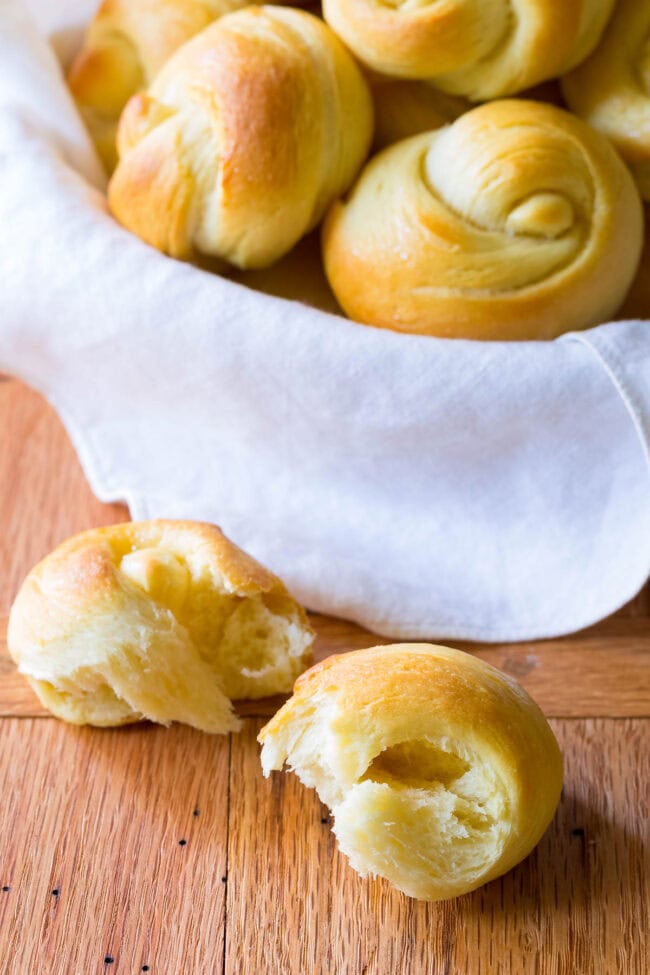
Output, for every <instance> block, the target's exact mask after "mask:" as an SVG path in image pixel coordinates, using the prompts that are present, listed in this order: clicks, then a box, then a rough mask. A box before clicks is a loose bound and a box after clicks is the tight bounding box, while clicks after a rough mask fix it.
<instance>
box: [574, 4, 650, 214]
mask: <svg viewBox="0 0 650 975" xmlns="http://www.w3.org/2000/svg"><path fill="white" fill-rule="evenodd" d="M563 87H564V95H565V97H566V100H567V103H568V105H569V107H570V108H571V109H572V110H573V111H574V112H575V113H576V114H577V115H581V116H582V117H583V118H585V119H586V120H587V121H588V122H589V123H590V125H593V127H594V128H596V129H598V130H599V131H600V132H602V133H603V134H604V135H606V136H607V137H608V138H609V139H611V141H612V142H613V143H614V145H615V146H616V148H617V149H618V151H619V152H620V153H621V155H622V156H623V158H624V159H625V160H626V161H627V162H628V163H629V165H630V167H631V169H632V171H633V172H634V175H635V177H636V179H637V182H638V184H639V188H640V190H641V193H642V195H643V198H644V199H645V200H649V201H650V3H648V2H647V0H618V2H617V4H616V8H615V10H614V14H613V16H612V19H611V21H610V23H609V25H608V27H607V30H606V31H605V33H604V35H603V37H602V40H601V42H600V44H599V45H598V47H597V48H596V50H595V51H594V53H593V54H592V55H591V57H590V58H589V59H588V60H587V61H585V62H584V63H583V64H581V65H580V66H579V67H578V68H576V69H575V71H573V72H572V73H571V74H569V75H567V77H566V78H565V79H564V82H563Z"/></svg>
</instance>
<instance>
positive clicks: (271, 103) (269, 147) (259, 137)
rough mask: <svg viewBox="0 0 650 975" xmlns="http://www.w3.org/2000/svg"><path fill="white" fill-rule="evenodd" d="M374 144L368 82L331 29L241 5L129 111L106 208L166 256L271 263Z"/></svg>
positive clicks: (178, 57) (180, 54) (283, 12)
mask: <svg viewBox="0 0 650 975" xmlns="http://www.w3.org/2000/svg"><path fill="white" fill-rule="evenodd" d="M371 136H372V102H371V98H370V93H369V91H368V86H367V84H366V82H365V81H364V79H363V77H362V76H361V73H360V71H359V69H358V67H357V66H356V64H355V63H354V61H353V59H352V58H351V56H350V55H349V54H348V52H347V51H346V50H345V48H344V47H343V45H342V44H341V42H340V41H339V39H338V38H337V37H336V36H335V35H334V34H333V33H332V31H331V30H330V29H329V28H328V27H327V26H326V25H325V24H324V23H323V22H322V21H320V20H319V19H318V18H316V17H314V16H312V15H311V14H307V13H304V12H303V11H298V10H291V9H288V8H284V7H249V8H247V9H246V10H242V11H239V12H237V13H234V14H229V15H227V16H226V17H223V18H221V19H220V20H218V21H216V22H215V23H214V24H212V25H211V26H210V27H208V28H207V29H206V30H204V31H203V32H202V33H201V34H200V35H199V36H198V37H195V38H194V39H193V40H191V41H189V42H188V43H187V44H185V45H184V46H183V47H182V48H181V49H180V50H179V51H177V53H176V54H175V55H174V56H173V57H172V58H171V59H170V60H169V61H168V62H167V64H166V65H165V67H164V68H163V70H162V71H161V72H160V73H159V74H158V76H157V77H156V79H155V81H154V82H153V84H152V85H151V87H150V88H149V90H148V92H147V93H145V94H142V95H137V96H135V98H134V99H132V100H131V101H130V102H129V104H128V105H127V107H126V109H125V111H124V113H123V115H122V119H121V122H120V128H119V133H118V148H119V155H120V162H119V165H118V167H117V169H116V170H115V173H114V174H113V178H112V180H111V183H110V187H109V203H110V207H111V210H112V212H113V214H114V215H115V216H116V217H117V219H118V220H119V221H120V222H121V223H122V224H123V225H124V226H125V227H127V228H128V229H129V230H131V231H133V232H134V233H136V234H138V235H139V236H140V237H142V238H143V240H145V241H147V243H149V244H151V245H153V246H154V247H157V248H158V249H159V250H161V251H163V252H165V253H167V254H170V255H171V256H173V257H178V258H184V259H191V258H192V257H194V256H195V255H196V254H197V252H198V253H200V254H207V255H210V256H212V257H216V258H221V259H222V260H225V261H227V262H229V263H230V264H233V265H235V266H237V267H240V268H262V267H266V266H269V265H270V264H272V263H273V262H274V261H276V260H278V259H279V258H280V257H281V256H282V255H283V254H285V253H286V252H287V251H289V250H290V249H291V247H293V245H294V244H295V243H296V242H297V241H298V240H299V239H300V238H301V237H302V236H303V235H304V234H306V233H307V232H308V231H309V230H311V229H312V228H313V227H315V226H316V224H317V223H318V222H319V221H320V219H321V217H322V215H323V213H324V212H325V210H326V208H327V206H328V205H329V204H330V203H331V201H332V200H333V199H335V198H336V197H337V196H338V195H339V194H340V193H342V192H344V190H345V189H347V187H348V186H349V185H350V183H351V182H352V180H353V179H354V176H355V175H356V173H357V171H358V169H359V167H360V166H361V164H362V162H363V160H364V158H365V156H366V154H367V152H368V148H369V145H370V140H371Z"/></svg>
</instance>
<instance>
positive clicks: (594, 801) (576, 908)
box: [225, 720, 650, 975]
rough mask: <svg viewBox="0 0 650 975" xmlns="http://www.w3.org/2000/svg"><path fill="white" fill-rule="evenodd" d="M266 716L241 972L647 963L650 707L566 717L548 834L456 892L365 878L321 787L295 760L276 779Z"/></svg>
mask: <svg viewBox="0 0 650 975" xmlns="http://www.w3.org/2000/svg"><path fill="white" fill-rule="evenodd" d="M261 725H262V722H261V721H252V720H251V721H248V722H247V723H246V729H245V731H244V732H242V734H241V735H239V736H233V743H232V763H231V772H230V796H231V800H230V830H229V845H228V862H229V865H230V866H229V883H228V907H227V912H228V933H227V941H226V968H225V971H226V973H230V975H239V973H240V972H243V971H252V972H259V973H271V972H283V973H284V975H294V973H295V975H302V973H304V972H313V973H319V975H321V973H322V975H331V973H334V972H336V973H337V975H358V973H361V972H363V973H365V975H380V973H381V975H384V973H389V972H405V973H411V972H413V973H416V972H432V973H438V972H440V973H443V972H448V973H451V972H458V973H468V975H469V973H472V975H474V973H477V972H485V973H486V975H487V973H497V972H512V973H515V975H519V973H525V972H535V973H536V975H616V973H620V975H643V973H646V972H647V968H646V967H645V966H646V963H647V957H648V956H647V949H648V943H647V940H646V938H647V930H645V931H644V930H643V927H642V926H643V924H644V921H645V919H647V912H648V903H649V900H648V898H649V895H650V891H649V889H648V878H649V877H650V855H649V852H648V837H647V827H646V824H645V822H643V821H641V820H640V819H639V818H638V817H637V815H636V811H637V809H639V808H643V809H647V805H648V802H649V801H650V788H649V783H650V762H649V759H648V756H649V755H650V721H638V720H637V721H601V720H587V721H570V722H567V721H555V722H553V728H554V731H555V733H556V735H557V736H558V739H559V741H560V745H561V747H562V750H563V753H564V759H565V770H566V786H565V790H564V795H563V799H562V802H561V805H560V808H559V810H558V813H557V815H556V818H555V820H554V822H553V824H552V825H551V827H550V829H549V831H548V832H547V834H546V836H545V837H544V838H543V840H542V842H541V843H540V845H539V847H538V848H537V849H536V850H535V851H534V852H533V853H532V854H531V856H530V857H529V858H528V859H527V860H526V861H525V862H524V863H523V864H520V865H519V866H518V867H516V868H515V869H514V870H513V871H511V872H510V873H509V874H507V875H506V876H505V877H502V878H500V879H499V880H496V881H493V882H492V883H490V884H488V885H487V886H485V887H484V888H482V889H481V890H478V891H476V892H474V893H473V894H468V895H466V896H465V897H462V898H459V899H457V900H456V901H451V902H446V903H442V904H425V903H421V902H417V901H413V900H411V899H409V898H407V897H405V896H403V895H402V894H400V893H398V892H397V891H395V890H394V889H392V888H391V887H390V886H389V885H388V884H387V883H386V882H385V881H383V880H362V879H361V878H360V877H358V876H357V874H356V873H354V872H353V871H352V870H351V869H350V867H349V866H348V864H347V861H346V860H345V858H344V857H343V856H342V855H341V854H339V853H338V851H337V849H336V843H335V840H334V837H333V834H332V833H331V831H330V823H329V820H327V821H326V817H327V809H324V808H323V807H322V805H321V803H320V802H319V801H318V798H317V796H316V794H315V793H314V792H313V791H311V790H308V789H305V788H304V787H303V786H302V785H301V784H300V783H299V782H298V780H297V778H296V777H295V776H294V775H292V774H287V773H273V774H272V776H271V777H270V779H268V780H265V779H264V778H263V777H262V773H261V770H260V764H259V758H258V755H257V750H256V747H255V737H256V734H257V732H258V730H259V728H260V727H261ZM247 965H248V966H250V967H246V966H247Z"/></svg>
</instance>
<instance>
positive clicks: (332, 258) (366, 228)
mask: <svg viewBox="0 0 650 975" xmlns="http://www.w3.org/2000/svg"><path fill="white" fill-rule="evenodd" d="M642 235H643V213H642V205H641V200H640V197H639V194H638V191H637V189H636V187H635V185H634V182H633V180H632V178H631V176H630V174H629V172H628V170H627V168H626V167H625V165H624V164H623V162H622V161H621V159H620V157H619V156H618V155H617V153H616V152H615V150H614V149H613V148H612V146H611V145H610V144H609V142H608V141H607V140H606V139H605V138H604V137H603V136H601V135H600V134H599V133H598V132H595V131H594V130H593V129H592V128H591V127H590V126H588V125H586V124H585V123H584V122H582V121H581V120H580V119H578V118H575V117H574V116H572V115H570V114H569V113H568V112H565V111H563V110H562V109H559V108H556V107H554V106H551V105H543V104H539V103H536V102H527V101H524V100H504V101H496V102H491V103H489V104H486V105H482V106H480V107H479V108H475V109H473V110H472V111H471V112H468V113H466V114H465V115H462V116H461V117H460V118H459V119H457V121H455V122H454V123H453V124H452V125H450V126H448V127H446V128H443V129H441V130H439V131H438V132H433V133H427V134H424V135H420V136H415V137H414V138H412V139H408V140H406V141H404V142H400V143H397V144H396V145H394V146H391V147H389V148H388V149H385V150H384V151H383V152H381V153H380V154H379V155H378V156H376V157H375V158H374V159H372V160H371V161H370V163H369V164H368V165H367V166H366V168H365V169H364V170H363V171H362V173H361V175H360V177H359V179H358V180H357V182H356V184H355V186H354V187H353V189H352V191H351V193H350V194H349V196H348V197H347V199H346V200H344V201H342V202H340V203H337V204H335V205H334V206H333V207H332V209H331V211H330V213H329V214H328V217H327V220H326V222H325V226H324V231H323V247H324V259H325V267H326V271H327V276H328V279H329V281H330V284H331V286H332V289H333V291H334V293H335V295H336V297H337V299H338V301H339V302H340V304H341V306H342V307H343V308H344V310H345V311H346V313H347V314H348V315H349V316H350V317H351V318H354V319H355V320H356V321H359V322H364V323H366V324H371V325H377V326H380V327H385V328H392V329H395V330H399V331H406V332H417V333H422V334H428V335H438V336H442V337H459V338H474V339H549V338H554V337H555V336H557V335H559V334H561V333H562V332H565V331H570V330H572V329H580V328H586V327H589V326H591V325H594V324H596V323H598V322H602V321H606V320H607V319H608V318H609V317H610V316H611V315H612V314H613V313H614V312H615V311H616V309H617V308H618V307H619V306H620V304H621V303H622V301H623V298H624V296H625V293H626V291H627V289H628V287H629V286H630V284H631V282H632V279H633V277H634V274H635V270H636V267H637V265H638V262H639V257H640V253H641V246H642Z"/></svg>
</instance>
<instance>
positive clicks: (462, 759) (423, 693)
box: [259, 644, 562, 900]
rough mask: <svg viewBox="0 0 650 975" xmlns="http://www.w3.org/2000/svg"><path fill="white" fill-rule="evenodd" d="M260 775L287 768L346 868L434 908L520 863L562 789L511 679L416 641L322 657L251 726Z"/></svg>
mask: <svg viewBox="0 0 650 975" xmlns="http://www.w3.org/2000/svg"><path fill="white" fill-rule="evenodd" d="M259 740H260V742H261V743H262V756H261V758H262V766H263V769H264V773H265V775H268V774H269V773H270V772H271V771H272V770H279V769H281V768H282V766H283V764H284V763H285V762H286V763H287V764H288V765H289V766H290V768H291V769H292V770H293V771H294V772H296V774H297V775H298V777H299V778H300V780H301V781H302V782H303V783H304V784H305V785H307V786H309V787H312V788H315V789H316V790H317V792H318V795H319V797H320V798H321V800H322V801H323V802H325V803H327V805H329V806H330V808H331V809H332V811H333V814H334V817H335V826H334V832H335V833H336V836H337V839H338V842H339V846H340V848H341V850H342V851H343V853H345V855H346V856H347V857H348V858H349V860H350V864H351V865H352V867H353V868H354V869H355V870H357V871H358V872H359V873H360V874H361V875H362V876H366V875H368V874H374V875H379V876H381V877H385V878H386V879H387V880H389V881H390V882H391V883H392V884H393V885H394V886H395V887H397V888H398V889H399V890H401V891H403V892H404V893H406V894H408V895H409V896H411V897H416V898H420V899H422V900H442V899H446V898H449V897H455V896H457V895H459V894H463V893H466V892H467V891H470V890H473V889H475V888H476V887H478V886H480V885H481V884H484V883H486V882H487V881H488V880H491V879H493V878H494V877H498V876H500V875H501V874H503V873H505V872H506V871H507V870H509V869H510V868H511V867H513V866H514V865H515V864H517V863H519V861H520V860H522V859H523V858H524V857H526V856H527V855H528V853H530V851H531V850H532V849H533V847H534V846H535V844H536V843H537V842H538V841H539V839H540V838H541V836H542V834H543V833H544V831H545V829H546V827H547V826H548V824H549V822H550V820H551V818H552V816H553V813H554V811H555V808H556V806H557V803H558V801H559V797H560V791H561V788H562V759H561V755H560V751H559V748H558V745H557V742H556V740H555V738H554V736H553V733H552V731H551V729H550V728H549V726H548V724H547V722H546V720H545V718H544V716H543V715H542V713H541V711H540V710H539V708H538V707H537V705H536V704H535V703H534V702H533V701H532V700H531V698H530V697H529V696H528V695H527V694H526V693H525V691H523V690H522V688H521V687H519V685H518V684H516V683H515V682H514V681H513V680H511V679H510V678H508V677H506V676H505V675H504V674H502V673H501V672H500V671H498V670H496V669H495V668H494V667H490V666H489V665H488V664H486V663H483V662H482V661H480V660H478V659H476V658H474V657H471V656H470V655H469V654H466V653H461V652H460V651H458V650H450V649H448V648H446V647H439V646H433V645H428V644H397V645H394V646H386V647H372V648H370V649H368V650H359V651H355V652H352V653H347V654H343V655H341V656H334V657H330V658H329V659H327V660H325V661H324V662H323V663H321V664H317V665H316V666H315V667H313V668H312V669H311V670H309V671H307V673H305V674H304V675H303V676H302V677H301V678H299V679H298V681H297V682H296V685H295V688H294V694H293V697H291V698H290V700H289V701H288V702H287V703H286V704H285V705H284V706H283V707H282V708H281V709H280V711H278V712H277V714H276V715H275V716H274V717H273V718H272V719H271V721H269V723H268V724H267V725H266V726H265V727H264V728H263V729H262V731H261V733H260V736H259Z"/></svg>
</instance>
